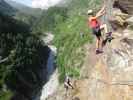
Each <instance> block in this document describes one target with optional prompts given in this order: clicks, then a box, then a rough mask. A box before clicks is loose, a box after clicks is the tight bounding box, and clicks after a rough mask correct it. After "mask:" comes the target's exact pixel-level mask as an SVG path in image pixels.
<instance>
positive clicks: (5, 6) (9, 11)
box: [0, 0, 16, 15]
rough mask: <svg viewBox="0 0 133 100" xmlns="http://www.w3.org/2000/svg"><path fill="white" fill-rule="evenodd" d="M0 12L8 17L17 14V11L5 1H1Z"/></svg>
mask: <svg viewBox="0 0 133 100" xmlns="http://www.w3.org/2000/svg"><path fill="white" fill-rule="evenodd" d="M0 12H1V13H4V14H6V15H13V14H14V13H15V12H16V9H15V8H13V7H11V6H10V5H9V4H8V3H6V2H5V1H4V0H0Z"/></svg>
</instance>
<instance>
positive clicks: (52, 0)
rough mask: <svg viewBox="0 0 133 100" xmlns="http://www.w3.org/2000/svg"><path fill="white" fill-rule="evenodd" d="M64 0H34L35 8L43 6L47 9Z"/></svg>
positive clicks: (33, 5)
mask: <svg viewBox="0 0 133 100" xmlns="http://www.w3.org/2000/svg"><path fill="white" fill-rule="evenodd" d="M61 1H63V0H32V7H33V8H42V9H47V8H49V7H51V6H54V5H56V4H58V3H59V2H61Z"/></svg>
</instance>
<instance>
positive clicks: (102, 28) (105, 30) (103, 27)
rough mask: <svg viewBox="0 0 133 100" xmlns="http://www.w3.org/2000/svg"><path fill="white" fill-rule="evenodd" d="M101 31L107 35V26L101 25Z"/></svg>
mask: <svg viewBox="0 0 133 100" xmlns="http://www.w3.org/2000/svg"><path fill="white" fill-rule="evenodd" d="M100 29H101V30H104V32H105V33H108V28H107V24H103V25H101V26H100Z"/></svg>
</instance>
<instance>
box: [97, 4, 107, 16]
mask: <svg viewBox="0 0 133 100" xmlns="http://www.w3.org/2000/svg"><path fill="white" fill-rule="evenodd" d="M104 14H105V5H104V6H103V7H102V8H101V10H100V11H99V12H98V13H97V14H96V18H99V17H101V16H103V15H104Z"/></svg>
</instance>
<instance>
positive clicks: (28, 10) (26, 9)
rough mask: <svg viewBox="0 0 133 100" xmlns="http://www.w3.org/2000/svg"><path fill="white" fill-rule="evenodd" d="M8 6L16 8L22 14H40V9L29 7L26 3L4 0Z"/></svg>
mask: <svg viewBox="0 0 133 100" xmlns="http://www.w3.org/2000/svg"><path fill="white" fill-rule="evenodd" d="M5 1H6V2H7V3H8V4H9V5H10V6H12V7H14V8H15V9H17V10H18V11H19V12H21V13H24V14H29V15H33V16H37V15H40V14H41V12H42V10H41V9H36V8H30V7H28V6H26V5H23V4H20V3H17V2H15V1H12V0H5Z"/></svg>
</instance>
